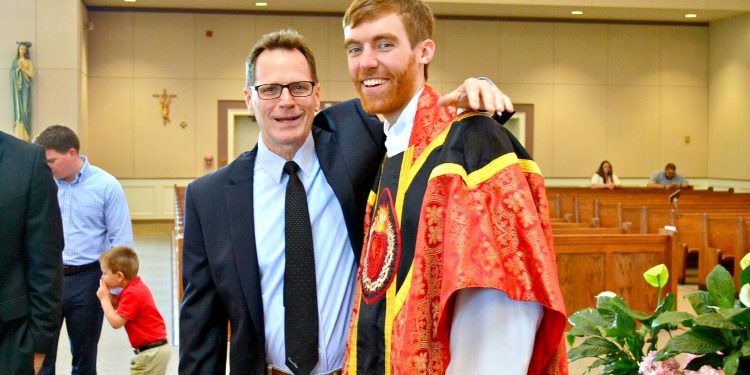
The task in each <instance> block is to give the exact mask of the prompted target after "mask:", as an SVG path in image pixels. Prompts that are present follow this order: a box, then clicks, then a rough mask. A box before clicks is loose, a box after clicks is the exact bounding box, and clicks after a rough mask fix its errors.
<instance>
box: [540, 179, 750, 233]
mask: <svg viewBox="0 0 750 375" xmlns="http://www.w3.org/2000/svg"><path fill="white" fill-rule="evenodd" d="M673 192H674V190H658V189H657V190H653V189H645V188H623V189H615V190H611V191H610V190H601V189H587V188H569V187H567V188H559V187H557V188H556V187H548V188H547V196H548V197H550V198H549V203H550V209H551V211H552V212H554V215H555V217H564V216H565V214H570V215H572V216H573V217H574V219H575V218H577V220H576V221H578V222H581V221H583V222H589V220H590V218H592V217H594V212H595V208H594V201H595V200H597V201H599V202H600V204H602V205H606V204H617V203H622V204H625V205H628V204H632V205H640V206H643V205H645V206H649V207H652V206H664V205H668V203H669V200H668V197H669V195H670V194H671V193H673ZM679 204H680V207H683V206H684V207H687V206H692V205H703V206H704V207H706V208H707V209H708V210H710V209H711V208H714V207H722V206H730V207H750V194H748V193H730V192H714V191H709V190H692V189H689V190H684V189H683V190H681V196H680V199H679ZM601 225H602V226H612V223H611V222H607V219H606V218H602V221H601Z"/></svg>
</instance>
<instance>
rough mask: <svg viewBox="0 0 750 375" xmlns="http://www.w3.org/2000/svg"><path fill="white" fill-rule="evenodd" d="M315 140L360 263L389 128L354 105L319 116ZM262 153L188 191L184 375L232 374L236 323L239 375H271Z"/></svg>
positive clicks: (356, 102) (243, 158)
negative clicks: (258, 184)
mask: <svg viewBox="0 0 750 375" xmlns="http://www.w3.org/2000/svg"><path fill="white" fill-rule="evenodd" d="M312 133H313V138H314V140H315V152H316V154H317V156H318V160H319V162H320V167H321V169H322V170H323V173H324V174H325V176H326V179H327V180H328V183H329V184H330V185H331V188H332V189H333V192H334V194H335V195H336V197H337V199H338V200H339V202H340V204H341V208H342V210H343V214H344V219H345V220H346V226H347V230H348V232H349V238H350V240H351V244H352V248H353V249H354V253H355V254H354V255H355V259H356V260H359V253H360V251H361V247H362V237H363V233H364V232H363V227H362V225H363V222H364V220H363V219H364V211H365V205H366V201H367V196H368V194H369V191H370V188H371V187H372V183H373V180H374V178H375V173H376V172H377V169H378V165H379V163H380V161H381V160H382V157H383V154H384V152H385V149H384V147H383V142H384V139H385V136H384V135H383V125H382V124H381V123H380V121H378V119H377V118H376V117H374V116H371V115H368V114H367V113H365V112H364V111H363V110H362V107H361V106H360V104H359V100H358V99H354V100H350V101H347V102H343V103H340V104H337V105H335V106H333V107H330V108H328V109H326V110H324V111H322V112H321V113H319V114H318V115H317V116H316V117H315V122H314V126H313V130H312ZM256 152H257V146H256V148H254V149H253V150H252V151H249V152H245V153H244V154H242V155H241V156H240V157H239V158H237V159H236V160H235V161H233V162H232V163H231V164H229V165H227V166H226V167H224V168H221V169H219V170H218V171H216V172H214V173H212V174H210V175H207V176H204V177H201V178H199V179H197V180H195V181H194V182H192V183H191V184H190V185H189V186H188V188H187V192H186V197H185V233H184V239H183V253H182V277H183V285H184V289H185V290H184V292H185V293H184V299H183V302H182V306H181V308H180V365H179V371H180V373H181V374H224V373H225V365H226V349H227V345H226V338H227V322H228V321H231V329H232V332H231V347H232V350H231V353H230V358H229V364H230V369H231V371H232V372H233V373H239V374H263V371H264V366H265V338H264V328H263V326H264V322H263V320H264V317H263V301H262V299H261V289H260V276H259V271H258V259H257V254H256V248H255V238H254V236H255V231H254V225H253V221H254V218H253V168H254V164H255V157H256Z"/></svg>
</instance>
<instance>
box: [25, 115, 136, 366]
mask: <svg viewBox="0 0 750 375" xmlns="http://www.w3.org/2000/svg"><path fill="white" fill-rule="evenodd" d="M34 142H35V143H37V144H39V145H41V146H42V147H44V149H45V153H46V157H47V164H48V165H49V167H50V168H51V169H52V175H53V176H54V178H55V181H56V182H57V188H58V191H57V199H58V201H59V202H60V213H61V215H62V222H63V234H64V237H65V250H63V264H64V275H65V276H64V279H63V315H62V319H64V321H65V325H66V328H67V330H68V337H69V339H70V350H71V352H72V355H73V363H72V367H73V373H74V374H96V352H97V344H98V342H99V335H100V333H101V328H102V317H103V314H102V309H101V307H100V305H99V300H98V299H97V297H96V290H97V289H98V288H99V279H100V278H101V274H102V273H101V269H100V267H99V261H98V259H99V255H100V254H101V253H103V252H104V251H106V250H107V249H109V248H111V247H113V246H129V247H132V246H133V228H132V226H131V222H130V213H129V211H128V203H127V201H126V200H125V192H124V191H123V189H122V186H120V183H119V182H117V179H115V178H114V177H113V176H112V175H110V174H109V173H107V172H105V171H104V170H102V169H100V168H97V167H95V166H93V165H91V164H90V163H89V161H88V159H87V158H86V157H85V156H83V155H81V154H80V153H79V151H80V141H79V140H78V136H77V135H76V134H75V132H73V131H72V130H71V129H69V128H67V127H65V126H62V125H53V126H50V127H48V128H47V129H45V130H44V131H43V132H42V133H41V134H39V136H38V137H37V138H36V140H35V141H34ZM58 326H60V325H58ZM55 336H56V337H58V338H59V332H58V333H57V334H56V335H55ZM56 355H57V340H55V344H54V345H53V348H52V350H51V352H50V353H47V357H46V359H45V361H44V367H43V368H42V371H41V372H40V374H54V373H55V359H56Z"/></svg>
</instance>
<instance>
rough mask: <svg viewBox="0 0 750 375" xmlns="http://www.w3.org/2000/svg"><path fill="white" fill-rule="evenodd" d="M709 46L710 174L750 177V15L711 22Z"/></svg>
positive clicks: (711, 175) (722, 176) (718, 176)
mask: <svg viewBox="0 0 750 375" xmlns="http://www.w3.org/2000/svg"><path fill="white" fill-rule="evenodd" d="M710 46H711V64H710V66H711V72H710V86H709V92H710V94H711V95H710V97H709V104H708V108H709V110H708V111H709V112H708V113H709V117H708V118H709V120H708V124H709V126H708V131H709V141H708V147H709V163H708V173H709V177H712V178H731V179H750V168H747V165H746V164H747V160H750V147H747V140H748V139H750V126H748V119H750V90H748V87H750V16H743V17H736V18H732V19H729V20H725V21H721V22H716V23H712V24H711V29H710Z"/></svg>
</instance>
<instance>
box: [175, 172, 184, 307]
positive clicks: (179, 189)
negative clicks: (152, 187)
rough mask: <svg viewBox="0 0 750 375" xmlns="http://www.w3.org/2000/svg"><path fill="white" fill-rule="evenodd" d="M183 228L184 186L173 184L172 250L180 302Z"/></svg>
mask: <svg viewBox="0 0 750 375" xmlns="http://www.w3.org/2000/svg"><path fill="white" fill-rule="evenodd" d="M184 229H185V186H177V185H175V186H174V229H173V230H172V250H173V251H174V252H175V253H176V254H177V266H178V268H177V269H178V282H179V290H178V298H179V299H178V301H179V302H180V303H182V235H183V231H184Z"/></svg>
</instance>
